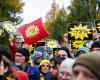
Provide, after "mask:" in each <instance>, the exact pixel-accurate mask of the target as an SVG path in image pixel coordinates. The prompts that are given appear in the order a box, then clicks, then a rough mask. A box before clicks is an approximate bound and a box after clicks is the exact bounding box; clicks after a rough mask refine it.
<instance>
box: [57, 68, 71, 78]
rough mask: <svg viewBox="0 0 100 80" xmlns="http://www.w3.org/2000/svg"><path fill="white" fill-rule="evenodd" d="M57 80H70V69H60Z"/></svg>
mask: <svg viewBox="0 0 100 80" xmlns="http://www.w3.org/2000/svg"><path fill="white" fill-rule="evenodd" d="M58 80H72V70H71V69H68V68H65V69H60V70H59V74H58Z"/></svg>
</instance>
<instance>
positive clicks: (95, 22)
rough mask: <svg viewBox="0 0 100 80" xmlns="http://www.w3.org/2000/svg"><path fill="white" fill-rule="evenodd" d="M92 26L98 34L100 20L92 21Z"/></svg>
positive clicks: (99, 31)
mask: <svg viewBox="0 0 100 80" xmlns="http://www.w3.org/2000/svg"><path fill="white" fill-rule="evenodd" d="M94 25H95V27H96V29H97V33H100V19H96V20H94Z"/></svg>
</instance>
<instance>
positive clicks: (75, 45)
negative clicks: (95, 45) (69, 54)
mask: <svg viewBox="0 0 100 80" xmlns="http://www.w3.org/2000/svg"><path fill="white" fill-rule="evenodd" d="M84 45H85V42H84V41H81V40H75V41H71V48H72V49H76V50H77V49H78V48H80V47H82V46H84Z"/></svg>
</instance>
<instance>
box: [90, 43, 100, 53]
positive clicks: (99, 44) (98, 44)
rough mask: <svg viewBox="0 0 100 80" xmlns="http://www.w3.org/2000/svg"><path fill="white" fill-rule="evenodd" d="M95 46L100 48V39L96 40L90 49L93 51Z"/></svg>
mask: <svg viewBox="0 0 100 80" xmlns="http://www.w3.org/2000/svg"><path fill="white" fill-rule="evenodd" d="M93 48H100V41H94V42H93V44H92V45H91V49H90V50H91V51H92V50H93Z"/></svg>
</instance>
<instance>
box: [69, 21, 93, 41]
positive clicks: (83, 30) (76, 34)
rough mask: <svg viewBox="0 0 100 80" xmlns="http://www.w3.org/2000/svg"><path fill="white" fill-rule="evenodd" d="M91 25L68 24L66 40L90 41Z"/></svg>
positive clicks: (91, 37) (89, 23)
mask: <svg viewBox="0 0 100 80" xmlns="http://www.w3.org/2000/svg"><path fill="white" fill-rule="evenodd" d="M92 39H93V34H92V23H91V22H88V23H85V22H82V23H72V24H68V40H92Z"/></svg>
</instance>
